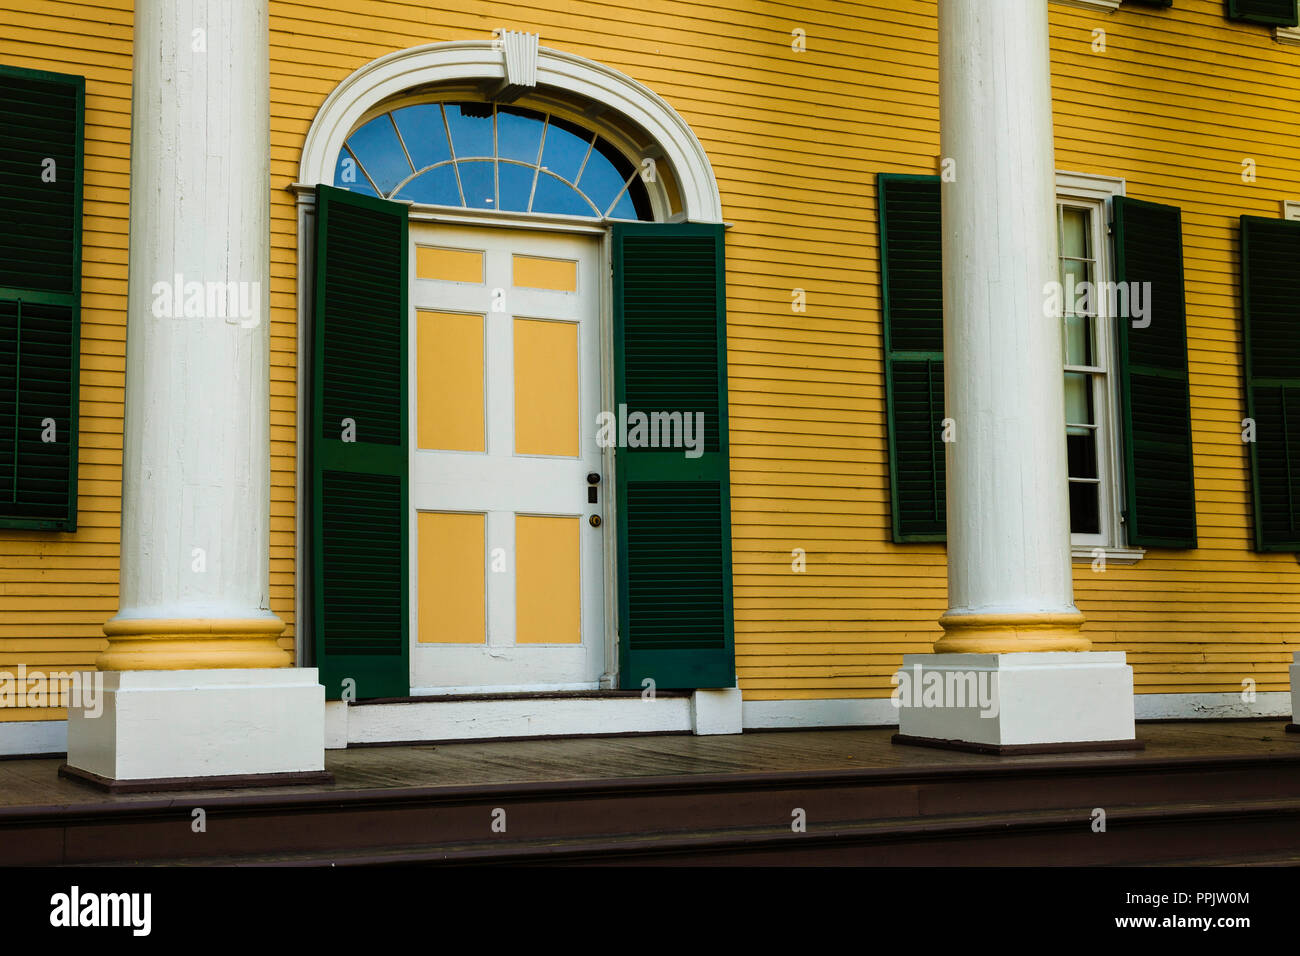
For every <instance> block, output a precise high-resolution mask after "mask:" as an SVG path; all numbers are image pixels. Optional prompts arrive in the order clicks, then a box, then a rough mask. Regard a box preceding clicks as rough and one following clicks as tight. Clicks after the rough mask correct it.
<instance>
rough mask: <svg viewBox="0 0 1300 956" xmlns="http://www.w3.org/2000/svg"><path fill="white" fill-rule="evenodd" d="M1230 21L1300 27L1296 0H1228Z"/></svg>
mask: <svg viewBox="0 0 1300 956" xmlns="http://www.w3.org/2000/svg"><path fill="white" fill-rule="evenodd" d="M1228 19H1229V20H1245V21H1246V22H1248V23H1264V24H1268V25H1269V26H1278V27H1294V26H1300V17H1297V15H1296V0H1228Z"/></svg>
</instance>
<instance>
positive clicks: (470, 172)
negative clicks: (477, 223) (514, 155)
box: [453, 134, 497, 209]
mask: <svg viewBox="0 0 1300 956" xmlns="http://www.w3.org/2000/svg"><path fill="white" fill-rule="evenodd" d="M453 135H454V134H453ZM456 165H457V166H458V167H459V168H460V188H461V189H462V190H463V191H464V193H465V205H466V206H469V207H470V208H474V209H495V208H496V207H497V183H496V165H497V164H496V163H493V162H472V163H457V164H456Z"/></svg>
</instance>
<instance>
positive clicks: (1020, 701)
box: [893, 651, 1141, 753]
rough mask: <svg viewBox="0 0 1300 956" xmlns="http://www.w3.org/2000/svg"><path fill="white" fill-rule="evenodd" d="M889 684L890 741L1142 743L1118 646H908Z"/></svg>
mask: <svg viewBox="0 0 1300 956" xmlns="http://www.w3.org/2000/svg"><path fill="white" fill-rule="evenodd" d="M895 683H896V684H897V685H898V689H897V690H895V691H894V695H893V697H894V702H895V704H896V705H897V706H898V707H899V714H898V717H899V720H898V730H899V733H898V735H897V736H896V737H895V742H896V743H912V744H920V745H923V746H932V747H933V746H946V747H951V748H956V749H962V750H974V751H977V752H981V753H1029V752H1033V753H1049V752H1067V751H1071V750H1080V749H1087V750H1097V749H1107V750H1111V749H1137V748H1139V747H1140V746H1141V745H1140V744H1138V742H1137V740H1136V737H1135V734H1134V722H1133V669H1132V668H1131V667H1129V666H1128V664H1126V663H1125V658H1124V654H1123V653H1121V652H1110V651H1106V652H1101V651H1090V652H1079V653H1075V652H1053V653H1032V652H1030V653H1013V654H905V655H904V656H903V667H902V669H901V670H900V671H899V672H898V674H897V675H896V676H895ZM1031 748H1032V749H1031Z"/></svg>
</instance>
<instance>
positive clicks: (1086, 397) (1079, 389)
mask: <svg viewBox="0 0 1300 956" xmlns="http://www.w3.org/2000/svg"><path fill="white" fill-rule="evenodd" d="M1065 422H1066V424H1067V425H1094V424H1096V422H1094V421H1093V418H1092V376H1091V375H1088V374H1087V373H1085V372H1066V373H1065Z"/></svg>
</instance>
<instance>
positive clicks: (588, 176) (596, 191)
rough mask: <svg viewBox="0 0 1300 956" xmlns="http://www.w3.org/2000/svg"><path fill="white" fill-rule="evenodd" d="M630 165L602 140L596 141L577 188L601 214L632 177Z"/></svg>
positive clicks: (621, 155) (620, 154)
mask: <svg viewBox="0 0 1300 956" xmlns="http://www.w3.org/2000/svg"><path fill="white" fill-rule="evenodd" d="M632 169H633V166H632V164H631V163H630V162H629V161H628V160H627V158H626V157H625V156H624V155H623V154H622V153H620V152H619V151H618V150H616V149H615V148H614V147H613V146H611V145H610V144H609V143H607V142H605V141H604V140H603V139H597V140H596V145H595V147H594V148H593V149H592V151H591V157H590V158H589V159H588V160H587V165H586V167H585V168H584V169H583V171H582V179H581V180H580V181H579V182H578V184H577V186H578V188H579V189H581V190H582V191H583V192H584V193H586V194H587V198H588V199H590V200H591V201H592V202H593V203H595V205H596V208H597V209H599V210H600V211H601V212H602V213H603V212H604V211H605V210H606V209H608V208H609V206H610V203H612V202H613V201H614V197H615V196H617V195H618V193H619V190H621V189H622V188H623V184H624V183H625V182H627V181H628V177H630V176H631V175H632Z"/></svg>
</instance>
